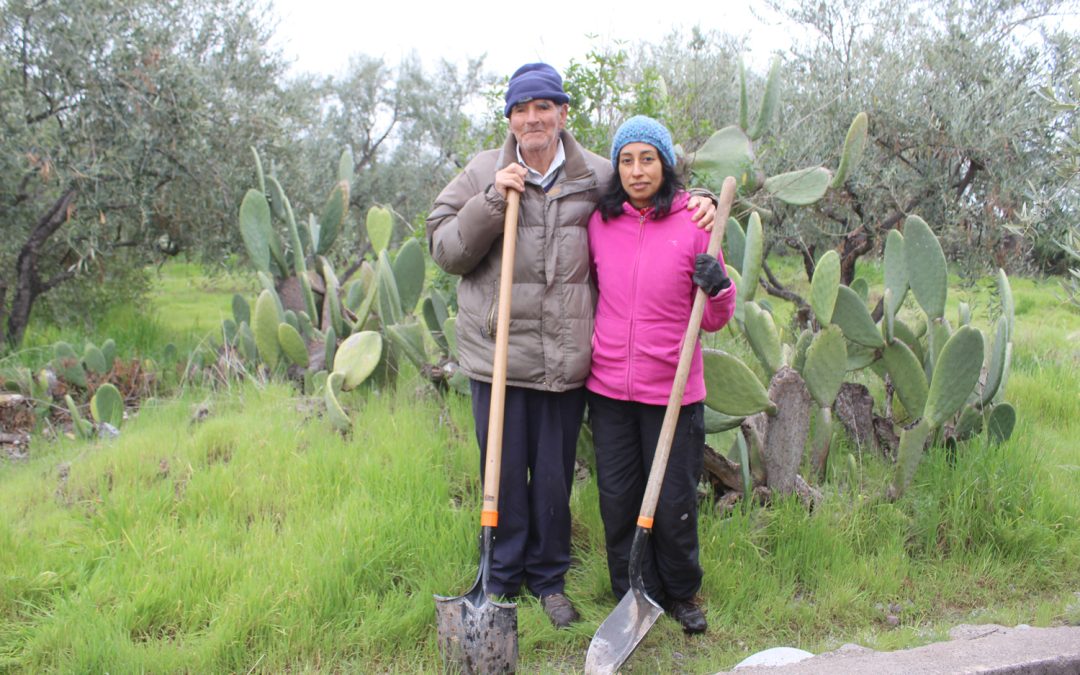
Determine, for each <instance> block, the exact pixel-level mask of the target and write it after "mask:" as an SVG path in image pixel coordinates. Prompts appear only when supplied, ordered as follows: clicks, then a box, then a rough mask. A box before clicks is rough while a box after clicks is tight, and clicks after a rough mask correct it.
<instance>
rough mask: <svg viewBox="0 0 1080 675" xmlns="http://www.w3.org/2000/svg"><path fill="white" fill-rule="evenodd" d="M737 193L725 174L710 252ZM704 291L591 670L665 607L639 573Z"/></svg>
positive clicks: (618, 659) (610, 664) (610, 665)
mask: <svg viewBox="0 0 1080 675" xmlns="http://www.w3.org/2000/svg"><path fill="white" fill-rule="evenodd" d="M734 198H735V179H734V178H731V177H728V178H725V179H724V185H723V187H722V188H721V190H720V204H719V205H718V206H717V208H716V219H715V220H714V221H713V228H712V233H711V235H710V236H709V247H708V253H709V255H711V256H713V257H716V254H717V253H719V252H720V241H721V239H723V236H724V228H725V226H726V225H727V219H728V214H729V213H730V211H731V202H732V200H733V199H734ZM705 299H706V295H705V291H703V290H701V289H700V288H699V289H698V291H697V293H695V294H694V306H693V309H691V310H690V321H689V323H688V325H687V327H686V334H685V335H684V336H683V341H682V347H681V349H680V350H679V365H678V367H677V368H676V369H675V382H674V383H673V384H672V385H671V395H670V396H669V397H668V404H667V409H666V410H665V411H664V422H663V424H662V425H661V426H660V437H659V438H658V439H657V441H656V454H655V455H654V456H653V463H652V469H651V470H650V471H649V482H648V483H647V484H646V486H645V496H644V497H643V498H642V500H641V511H640V512H639V513H638V521H637V530H636V531H635V532H634V543H633V544H632V545H631V547H630V590H629V591H627V592H626V595H624V596H623V597H622V600H620V601H619V604H618V605H616V607H615V609H614V610H613V611H612V612H611V614H609V615H608V617H607V618H606V619H604V623H602V624H600V627H599V628H598V629H597V630H596V634H595V635H593V639H592V642H590V643H589V653H588V654H587V655H586V657H585V672H586V673H588V674H589V675H601V674H603V673H614V672H615V671H617V670H618V669H619V668H620V667H621V666H622V664H623V663H625V662H626V659H628V658H630V655H631V654H632V653H633V652H634V650H635V649H636V648H637V646H638V644H639V643H640V642H641V640H642V638H644V637H645V634H646V633H648V632H649V629H650V628H652V626H653V624H654V623H656V620H657V619H659V618H660V615H661V614H663V613H664V610H663V608H662V607H660V605H659V603H657V602H656V601H655V600H653V599H652V598H650V597H649V595H648V593H646V592H645V582H644V580H643V579H642V576H641V566H642V562H643V560H644V558H645V546H646V543H647V542H648V540H649V535H650V533H651V532H652V525H653V515H654V514H655V513H656V503H657V501H658V500H659V499H660V487H661V485H663V483H664V473H665V472H666V471H667V462H668V456H669V455H670V454H671V441H672V439H673V438H674V436H675V425H676V423H677V422H678V421H679V410H680V409H681V408H682V399H683V393H684V392H685V391H686V380H687V378H688V377H689V375H690V361H691V360H692V359H693V357H694V348H695V346H696V345H697V340H698V331H699V330H700V328H701V315H702V314H703V313H704V312H705Z"/></svg>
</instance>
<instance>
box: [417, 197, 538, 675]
mask: <svg viewBox="0 0 1080 675" xmlns="http://www.w3.org/2000/svg"><path fill="white" fill-rule="evenodd" d="M520 200H521V193H519V192H517V191H516V190H507V193H506V221H505V223H504V228H503V248H502V268H501V269H500V273H499V315H498V320H497V323H496V327H495V363H494V365H493V368H492V375H491V406H490V408H489V413H488V435H487V457H486V459H485V469H484V504H483V507H482V508H481V511H480V537H481V549H480V571H479V572H478V573H477V575H476V581H475V582H473V586H472V588H471V589H469V590H468V591H467V592H466V593H465V595H462V596H458V597H455V598H447V597H443V596H440V595H436V596H435V620H436V624H437V626H438V633H439V652H440V653H441V654H442V658H443V663H444V665H447V666H449V667H452V668H453V669H454V670H458V671H460V672H462V673H469V674H472V673H511V672H513V671H514V670H515V669H516V668H517V656H518V643H517V605H515V604H514V603H507V602H496V601H495V600H493V599H492V598H490V597H489V594H488V590H487V585H488V572H489V571H490V569H491V555H492V548H491V546H492V540H493V539H494V534H495V532H494V530H495V527H496V526H497V525H498V522H499V473H500V470H501V468H502V438H503V412H504V408H505V404H506V353H507V350H508V348H509V342H510V291H511V287H512V285H513V281H514V251H515V249H516V247H517V220H518V205H519V203H520Z"/></svg>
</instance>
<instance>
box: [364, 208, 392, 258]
mask: <svg viewBox="0 0 1080 675" xmlns="http://www.w3.org/2000/svg"><path fill="white" fill-rule="evenodd" d="M366 226H367V235H368V241H370V242H371V249H372V250H373V251H374V252H375V255H379V254H381V253H382V252H383V251H385V250H386V248H387V247H388V246H390V236H391V235H392V234H393V233H394V220H393V218H392V217H391V215H390V212H389V211H387V210H386V209H384V208H382V207H379V206H372V207H371V208H370V209H368V212H367V220H366Z"/></svg>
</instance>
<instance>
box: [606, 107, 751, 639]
mask: <svg viewBox="0 0 1080 675" xmlns="http://www.w3.org/2000/svg"><path fill="white" fill-rule="evenodd" d="M611 162H612V164H613V165H614V166H615V169H616V173H615V175H614V176H613V177H612V180H611V183H610V184H609V185H608V187H607V190H606V192H605V194H604V196H603V197H602V198H601V200H600V203H599V206H598V208H597V211H596V212H595V213H594V214H593V215H592V218H591V219H590V220H589V248H590V251H591V257H592V266H593V273H594V275H595V278H596V282H597V286H598V288H599V300H598V302H597V307H596V326H595V332H594V334H593V354H592V370H591V374H590V375H589V378H588V380H587V381H586V383H585V386H586V388H587V389H588V397H589V398H588V400H589V420H590V424H591V426H592V431H593V442H594V444H595V448H596V473H597V484H598V487H599V490H600V514H601V517H602V519H603V521H604V533H605V538H606V543H607V556H608V572H609V574H610V577H611V589H612V591H614V592H615V596H616V597H619V598H621V597H622V596H623V595H624V594H625V593H626V592H627V591H628V590H629V588H630V578H629V571H628V570H629V563H630V546H631V543H632V542H633V538H634V530H635V528H636V523H637V514H638V510H639V507H640V506H641V500H642V496H643V495H644V493H645V484H646V482H647V480H648V476H649V470H650V468H651V466H652V459H653V454H654V452H655V450H656V443H657V438H658V437H659V434H660V427H661V424H662V422H663V419H664V410H665V408H666V406H667V402H668V397H669V395H670V394H671V387H672V383H673V381H674V379H675V370H676V367H677V365H678V359H679V346H680V344H681V342H682V337H683V334H684V333H685V332H686V326H687V323H688V322H689V319H690V310H691V307H692V306H693V302H694V294H695V292H696V291H697V288H698V287H701V288H703V289H704V290H705V292H706V293H707V294H708V295H709V296H710V299H709V301H708V302H707V303H706V306H705V313H704V316H703V318H702V323H701V327H702V329H703V330H707V331H716V330H719V329H720V328H722V327H723V326H724V325H725V324H726V323H727V322H728V320H729V319H730V318H731V315H732V313H733V312H734V309H735V287H734V285H733V284H732V283H731V280H730V279H728V278H727V276H726V275H725V274H724V266H723V258H722V257H721V259H720V260H717V259H716V258H713V257H712V256H710V255H708V254H707V253H705V252H704V251H705V250H706V248H707V246H708V239H709V233H708V232H707V231H705V230H703V229H699V228H698V227H697V226H696V225H695V224H694V223H693V222H691V220H690V217H689V214H687V213H686V208H685V207H686V200H687V197H688V195H687V193H686V192H685V191H684V190H683V186H682V184H681V182H680V181H679V178H678V177H677V176H676V174H675V168H674V167H675V149H674V146H673V145H672V142H671V134H670V133H669V132H668V130H667V129H666V128H665V127H664V126H663V125H662V124H660V123H659V122H657V121H656V120H653V119H651V118H648V117H644V116H637V117H632V118H630V119H629V120H627V121H626V122H625V123H624V124H623V125H622V126H621V127H619V130H618V132H616V134H615V140H614V142H613V143H612V145H611ZM704 398H705V380H704V375H703V371H702V360H701V346H700V345H698V347H697V349H696V350H695V352H694V358H693V362H692V364H691V368H690V376H689V379H688V381H687V384H686V393H685V394H684V396H683V406H682V410H681V412H680V414H679V421H678V425H677V427H676V431H675V436H674V439H673V442H672V447H671V455H670V459H669V460H668V466H667V472H666V474H665V476H664V482H663V487H662V488H661V491H660V501H659V503H658V504H657V508H656V514H655V520H654V526H653V530H652V536H651V537H650V538H649V547H648V549H647V550H646V554H645V560H644V561H643V565H642V570H643V579H644V582H645V588H646V592H647V593H648V594H649V596H650V597H652V598H653V599H655V600H657V601H658V602H660V603H661V604H662V605H663V606H664V608H665V609H666V610H667V612H668V613H669V614H670V615H671V616H672V617H673V618H674V619H676V620H677V621H678V622H679V623H680V624H682V627H683V630H684V631H685V632H687V633H702V632H704V631H705V629H706V627H707V624H706V620H705V614H704V613H703V612H702V610H701V608H700V607H699V606H698V604H697V601H696V599H695V596H696V594H697V592H698V590H699V589H700V588H701V577H702V569H701V566H700V565H699V564H698V535H697V483H698V477H699V475H700V473H701V467H702V461H703V452H704V445H705V427H704V421H703V412H704V404H703V403H702V401H703V400H704Z"/></svg>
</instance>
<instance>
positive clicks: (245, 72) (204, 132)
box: [0, 0, 287, 346]
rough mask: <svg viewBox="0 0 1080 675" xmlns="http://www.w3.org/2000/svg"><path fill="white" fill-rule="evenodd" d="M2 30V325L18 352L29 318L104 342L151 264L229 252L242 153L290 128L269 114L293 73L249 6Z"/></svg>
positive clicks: (55, 20)
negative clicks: (108, 315)
mask: <svg viewBox="0 0 1080 675" xmlns="http://www.w3.org/2000/svg"><path fill="white" fill-rule="evenodd" d="M3 16H4V18H3V20H0V64H2V66H3V68H2V70H3V72H4V73H5V77H3V78H0V100H2V101H3V103H2V104H0V118H2V119H3V120H4V132H3V134H0V156H3V157H5V158H7V159H6V160H5V161H3V162H0V185H2V186H4V187H3V188H0V193H2V194H0V203H2V204H3V207H2V208H3V219H4V223H5V231H4V237H3V238H2V239H3V241H2V242H0V287H3V288H6V289H8V291H9V292H8V293H6V294H4V295H3V297H2V298H0V320H2V321H3V322H4V323H5V324H6V325H5V327H4V329H5V338H6V342H7V343H8V345H10V346H18V345H20V344H21V343H22V340H23V337H24V335H25V332H26V330H27V328H28V327H29V322H30V319H31V313H32V312H33V313H34V317H35V320H45V319H50V318H51V319H52V320H55V321H57V322H60V323H63V322H65V321H68V320H74V321H79V322H81V323H84V324H86V325H91V326H92V325H93V324H94V322H96V321H98V320H100V319H101V317H102V316H103V315H104V314H105V311H106V310H107V309H108V308H109V307H111V306H115V305H120V304H124V303H126V302H127V301H128V300H130V299H131V298H132V297H137V296H139V295H140V294H141V293H144V292H145V291H146V290H147V288H148V283H147V280H146V279H145V271H144V268H145V267H146V266H147V265H148V264H150V263H152V262H160V261H161V260H162V259H163V257H164V256H170V255H176V254H177V253H178V252H179V251H180V250H184V249H188V250H191V251H192V252H193V253H197V252H208V251H214V252H215V255H217V256H223V255H224V254H226V253H228V252H230V250H231V248H232V238H231V237H228V236H226V237H223V236H222V231H221V229H220V223H221V222H223V221H224V220H226V218H227V215H226V214H227V213H229V212H230V211H232V210H233V209H234V208H235V207H234V204H232V203H231V199H232V195H235V194H238V193H239V192H240V191H241V190H240V186H241V184H242V181H244V180H246V173H247V172H246V171H242V170H240V166H241V165H243V164H246V159H247V155H246V153H244V151H243V149H244V148H246V146H247V145H249V144H250V140H251V138H252V137H253V134H254V133H255V132H254V129H255V128H258V129H260V130H261V131H262V132H265V133H267V134H268V135H270V136H276V135H277V133H278V131H279V130H281V129H283V128H284V126H285V125H286V124H287V121H286V120H285V119H283V118H282V116H281V115H277V114H274V115H268V114H266V110H267V105H268V103H267V99H268V98H269V97H268V94H267V92H271V91H279V89H278V86H277V82H276V79H277V77H278V75H280V74H282V73H283V72H284V67H285V64H284V62H283V60H282V59H281V58H280V56H279V55H278V54H277V53H276V52H274V51H273V50H271V49H269V48H267V47H266V46H265V45H266V44H267V42H268V39H269V36H270V32H271V30H272V22H271V21H270V18H269V17H268V16H267V15H265V14H263V13H261V12H259V11H256V9H255V8H254V7H253V6H252V5H250V4H246V3H236V2H220V1H218V0H193V2H190V3H185V4H183V5H182V6H181V5H168V6H162V5H159V4H157V3H151V2H146V1H144V0H121V1H119V2H116V3H96V4H91V5H87V4H85V3H78V2H71V1H70V0H61V1H59V2H50V3H46V4H37V3H27V2H6V3H5V4H4V11H3ZM73 17H77V20H75V19H73ZM226 36H228V37H226ZM163 92H168V95H165V94H164V93H163ZM276 107H277V106H275V108H276ZM283 107H284V106H283ZM208 148H213V150H214V152H213V153H212V157H210V156H208V155H207V149H208ZM20 256H23V258H22V259H23V260H24V262H25V263H26V264H25V265H23V266H21V267H20V266H18V265H16V262H17V260H18V259H19V257H20ZM140 279H141V281H140ZM35 280H36V281H35ZM129 282H130V283H129ZM16 290H17V291H18V294H19V295H20V296H21V297H22V299H23V300H25V301H26V302H23V301H20V302H15V297H16ZM42 303H45V304H46V305H47V307H44V308H43V309H44V310H45V311H44V312H41V313H38V310H37V307H39V306H41V305H42Z"/></svg>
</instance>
